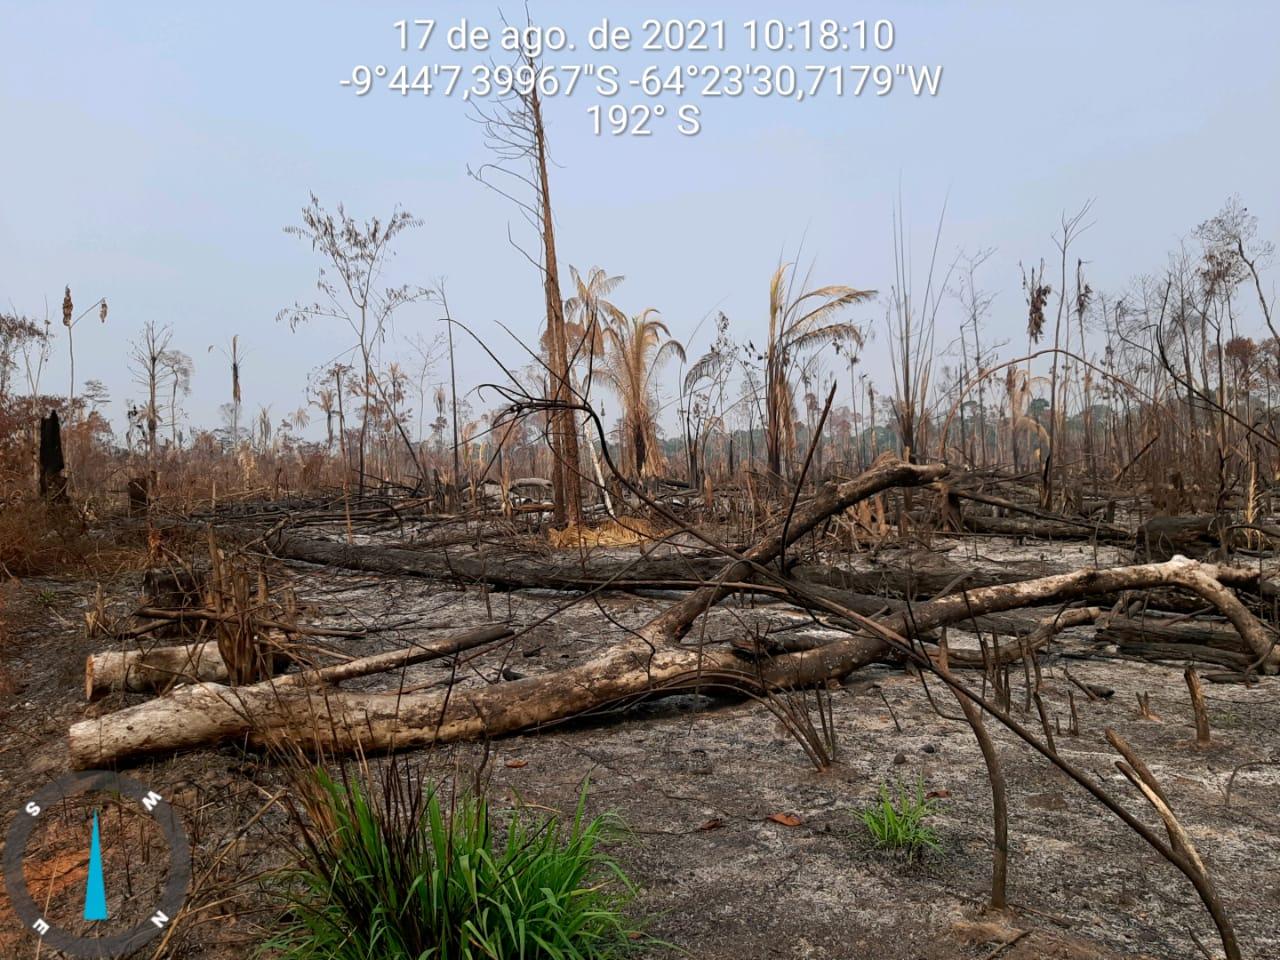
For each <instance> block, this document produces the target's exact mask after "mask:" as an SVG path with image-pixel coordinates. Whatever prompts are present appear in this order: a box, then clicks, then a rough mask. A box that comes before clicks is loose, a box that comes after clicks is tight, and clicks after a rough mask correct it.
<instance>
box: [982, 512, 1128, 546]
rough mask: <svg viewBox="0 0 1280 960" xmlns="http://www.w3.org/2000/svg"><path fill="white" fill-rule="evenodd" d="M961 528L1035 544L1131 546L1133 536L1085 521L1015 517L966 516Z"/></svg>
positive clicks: (1115, 528) (1102, 524)
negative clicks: (1029, 539) (1079, 542)
mask: <svg viewBox="0 0 1280 960" xmlns="http://www.w3.org/2000/svg"><path fill="white" fill-rule="evenodd" d="M964 528H965V530H968V531H970V532H971V533H987V534H993V535H996V536H1002V537H1035V538H1036V539H1038V540H1089V541H1097V542H1098V543H1121V544H1132V543H1133V534H1132V533H1130V532H1129V531H1128V530H1126V529H1125V528H1124V527H1116V526H1114V525H1111V524H1105V523H1099V524H1091V523H1089V522H1088V521H1084V520H1082V521H1079V522H1076V521H1065V520H1045V519H1038V518H1032V519H1026V520H1020V519H1017V518H1015V517H982V516H975V515H972V514H966V515H965V517H964Z"/></svg>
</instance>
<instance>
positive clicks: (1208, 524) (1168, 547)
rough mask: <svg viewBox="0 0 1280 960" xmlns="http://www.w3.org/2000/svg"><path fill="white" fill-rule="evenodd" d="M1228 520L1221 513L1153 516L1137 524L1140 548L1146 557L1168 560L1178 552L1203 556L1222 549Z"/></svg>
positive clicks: (1138, 545) (1141, 554) (1226, 534)
mask: <svg viewBox="0 0 1280 960" xmlns="http://www.w3.org/2000/svg"><path fill="white" fill-rule="evenodd" d="M1228 523H1229V521H1228V520H1227V519H1226V518H1225V517H1222V516H1217V515H1208V516H1201V517H1163V516H1161V517H1152V518H1151V519H1150V520H1147V521H1146V522H1145V523H1144V524H1142V526H1141V527H1139V528H1138V536H1137V550H1138V555H1139V557H1141V558H1144V559H1147V560H1167V559H1169V558H1170V557H1172V556H1174V555H1176V554H1187V555H1191V556H1195V555H1197V554H1198V555H1200V556H1204V555H1207V554H1209V553H1211V552H1213V551H1220V550H1221V549H1222V547H1223V545H1224V538H1225V537H1227V536H1228V529H1227V528H1228Z"/></svg>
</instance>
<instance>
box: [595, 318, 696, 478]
mask: <svg viewBox="0 0 1280 960" xmlns="http://www.w3.org/2000/svg"><path fill="white" fill-rule="evenodd" d="M604 335H605V343H606V348H605V353H604V360H603V362H602V364H601V369H600V372H601V375H602V376H603V377H604V379H605V380H606V381H607V382H608V383H609V385H610V387H612V389H613V392H614V393H615V394H617V396H618V402H619V403H621V404H622V437H623V443H622V465H623V470H624V471H625V472H626V473H627V474H628V475H629V476H631V477H632V478H633V479H636V480H644V479H645V478H646V477H651V476H653V475H654V474H656V473H657V471H658V469H659V468H660V467H661V465H662V462H663V461H662V451H661V450H660V449H659V447H658V425H657V413H656V410H655V406H656V403H655V397H654V388H653V377H654V374H655V373H656V372H657V371H658V370H659V369H660V368H661V367H662V364H663V363H665V362H666V360H667V359H668V358H669V357H671V356H673V355H674V356H676V357H679V358H680V359H681V360H683V359H684V347H683V346H681V345H680V343H679V342H678V341H676V340H673V339H671V331H670V330H668V329H667V325H666V324H665V323H663V322H662V321H661V320H658V319H657V311H656V310H654V309H653V308H649V309H647V310H645V311H644V312H643V313H641V314H640V315H639V316H635V317H631V318H629V319H628V318H625V317H622V316H621V315H619V316H617V317H614V318H613V319H612V320H611V322H610V323H609V325H608V326H607V327H605V330H604Z"/></svg>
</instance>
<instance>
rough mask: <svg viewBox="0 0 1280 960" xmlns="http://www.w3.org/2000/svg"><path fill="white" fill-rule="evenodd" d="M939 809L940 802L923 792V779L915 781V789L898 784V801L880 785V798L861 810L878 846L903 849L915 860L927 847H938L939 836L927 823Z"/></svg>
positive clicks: (864, 822)
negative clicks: (910, 789)
mask: <svg viewBox="0 0 1280 960" xmlns="http://www.w3.org/2000/svg"><path fill="white" fill-rule="evenodd" d="M936 812H937V803H936V802H935V801H933V800H930V799H928V798H926V797H925V795H924V781H923V780H917V781H916V787H915V791H914V792H910V791H908V789H907V787H906V786H905V785H904V784H901V783H899V784H898V796H897V799H896V800H895V799H894V797H893V795H892V794H891V793H890V792H889V787H888V786H887V785H885V784H881V785H880V800H879V802H878V803H876V804H875V805H873V806H871V807H869V808H867V809H866V810H864V811H863V812H862V822H863V824H864V825H865V826H866V828H867V832H868V833H870V834H871V837H872V839H874V840H875V843H876V846H877V847H881V848H884V849H890V850H901V851H903V852H904V853H906V855H907V857H908V858H910V859H914V858H916V857H918V856H920V855H921V854H922V853H923V852H924V851H925V850H937V849H939V844H938V835H937V834H936V833H934V832H933V830H932V829H931V828H929V827H927V826H925V823H924V821H925V819H926V818H928V817H930V816H932V815H933V814H934V813H936Z"/></svg>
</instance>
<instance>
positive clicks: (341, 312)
mask: <svg viewBox="0 0 1280 960" xmlns="http://www.w3.org/2000/svg"><path fill="white" fill-rule="evenodd" d="M421 225H422V221H421V220H418V219H416V218H415V217H414V216H413V215H412V214H410V213H409V212H408V211H406V210H400V209H396V210H393V211H392V212H391V216H390V217H389V218H388V219H387V221H386V222H385V223H384V222H383V221H381V220H379V219H378V218H377V217H373V218H372V219H369V220H366V221H364V222H363V223H361V222H359V221H357V220H356V219H355V218H354V217H352V216H351V215H350V214H348V213H347V211H346V208H345V207H343V205H342V204H341V203H340V204H338V208H337V214H336V216H335V215H334V214H332V213H329V212H328V211H327V210H325V209H324V207H322V206H321V205H320V201H319V200H318V199H317V198H316V196H315V194H312V195H311V202H310V203H308V204H307V206H305V207H303V209H302V223H301V225H297V226H287V227H285V228H284V231H285V233H287V234H290V235H291V236H295V237H299V238H301V239H303V240H306V241H307V242H308V243H310V244H311V249H312V250H314V251H316V252H317V253H318V254H320V256H321V258H322V259H323V260H324V262H325V264H326V267H327V269H326V267H321V269H320V275H319V277H318V278H317V280H316V289H317V290H319V291H320V294H321V299H320V300H318V301H316V302H315V303H312V304H302V303H295V304H294V305H293V306H292V307H286V308H285V309H283V310H281V311H280V312H279V313H278V314H277V315H276V319H277V320H288V321H289V328H290V329H291V330H296V329H297V328H298V327H299V325H301V324H303V323H306V322H308V321H311V320H316V319H329V320H341V321H343V322H344V323H346V324H347V326H348V327H350V329H351V332H352V333H353V334H354V335H355V337H356V342H355V344H354V345H353V347H352V350H353V352H356V353H358V354H359V355H360V362H361V366H362V373H363V375H364V379H363V381H362V383H361V385H360V391H361V393H362V394H364V397H365V402H364V409H363V412H362V414H361V417H360V436H359V441H358V449H357V476H356V483H357V485H358V487H359V489H360V491H361V492H362V493H363V492H364V486H365V480H366V475H365V452H366V449H367V443H368V435H369V415H370V412H371V411H370V408H371V406H373V399H372V395H376V396H377V397H378V399H379V400H380V401H381V402H382V405H383V407H384V408H390V407H391V403H390V401H389V399H388V397H387V396H386V393H385V390H384V389H383V384H382V380H381V378H380V377H379V376H378V375H377V373H376V372H375V366H376V364H377V356H376V351H377V350H378V347H379V345H380V344H381V343H382V341H383V338H384V335H385V332H386V328H387V324H388V323H389V322H390V320H391V317H392V315H393V314H394V313H395V312H396V311H397V310H398V309H400V308H401V307H403V306H405V305H406V304H409V303H414V302H416V301H419V300H425V299H428V298H429V297H431V295H432V294H431V291H429V290H427V289H425V288H423V287H414V286H410V285H408V284H402V285H400V286H394V287H379V284H380V283H381V281H382V276H383V272H384V271H385V269H386V266H387V263H388V261H389V260H390V259H391V258H392V257H393V256H394V255H395V254H394V251H393V250H392V241H393V240H395V238H396V237H398V236H399V235H400V234H401V233H403V232H404V231H406V230H408V229H410V228H412V227H417V226H421ZM330 271H331V272H330ZM395 426H396V428H397V430H398V432H399V435H400V437H401V439H402V440H403V441H404V445H405V447H406V449H407V450H408V452H409V457H410V459H411V460H412V461H413V463H414V465H415V466H416V467H417V470H418V474H419V479H421V473H422V465H421V464H420V463H419V462H418V454H417V449H416V448H415V447H414V445H413V441H412V440H410V439H409V435H408V433H406V432H405V427H404V424H403V423H401V422H400V421H399V419H398V418H397V419H396V422H395Z"/></svg>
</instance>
